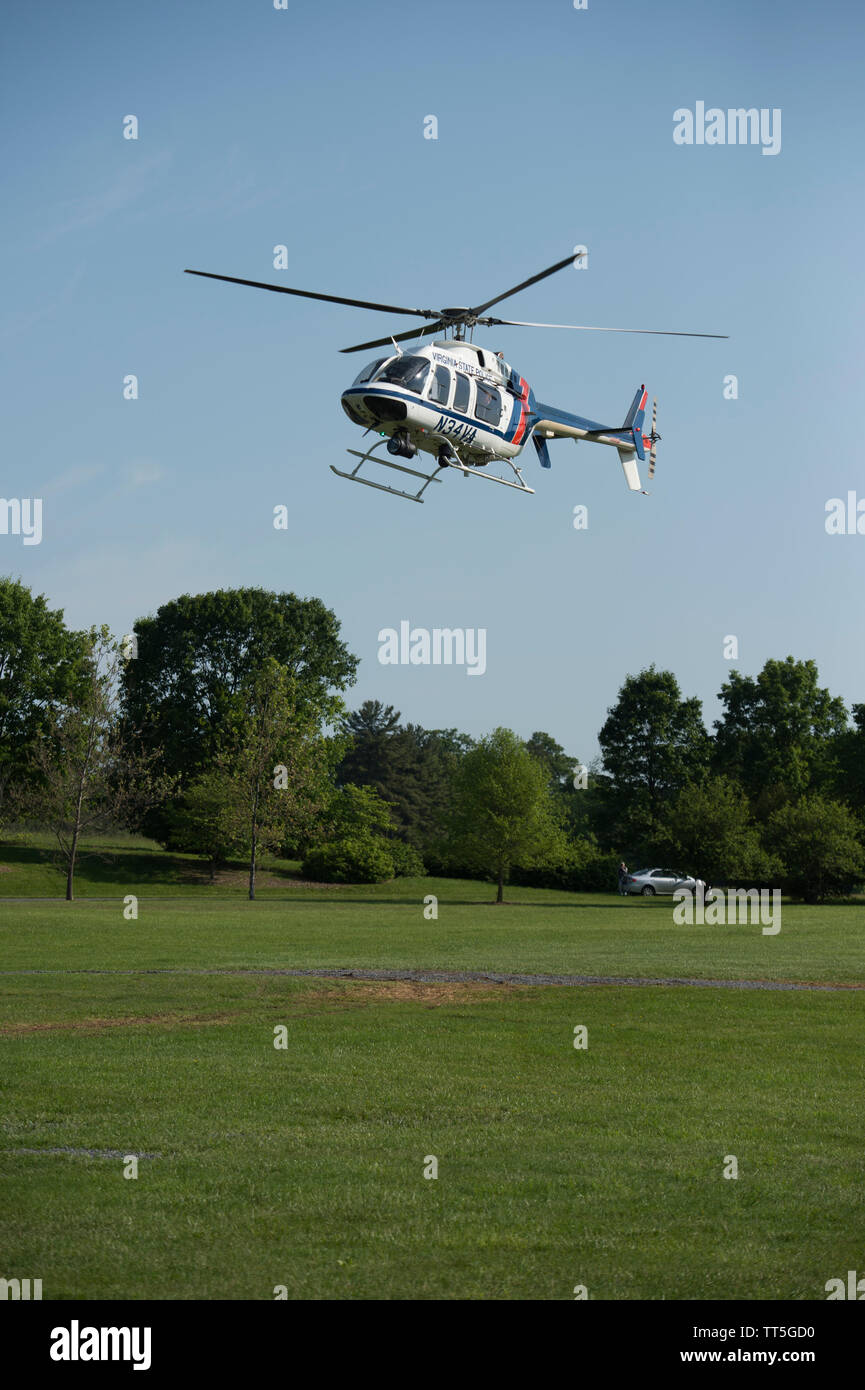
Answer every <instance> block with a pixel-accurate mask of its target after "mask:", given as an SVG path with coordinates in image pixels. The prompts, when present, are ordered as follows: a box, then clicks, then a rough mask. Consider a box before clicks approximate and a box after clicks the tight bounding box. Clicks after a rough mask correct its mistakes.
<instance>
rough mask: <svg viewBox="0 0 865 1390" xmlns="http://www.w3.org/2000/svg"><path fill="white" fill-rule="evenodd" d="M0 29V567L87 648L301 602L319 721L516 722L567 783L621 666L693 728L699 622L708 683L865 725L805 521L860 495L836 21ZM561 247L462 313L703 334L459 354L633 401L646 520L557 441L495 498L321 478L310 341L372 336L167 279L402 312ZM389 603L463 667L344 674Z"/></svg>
mask: <svg viewBox="0 0 865 1390" xmlns="http://www.w3.org/2000/svg"><path fill="white" fill-rule="evenodd" d="M4 31H5V33H4V56H3V59H2V66H3V81H2V98H0V100H2V108H3V109H2V116H3V130H4V132H5V134H4V145H5V152H4V165H5V179H4V185H5V196H4V205H5V216H4V229H3V246H2V265H3V271H4V281H5V284H4V291H3V303H2V312H0V343H2V351H3V363H2V373H3V386H4V394H5V395H6V397H7V401H8V409H7V411H6V412H5V413H6V417H7V423H6V431H5V434H6V437H5V441H4V449H3V471H2V487H0V492H2V494H3V495H4V496H6V497H10V496H18V497H32V496H39V497H42V498H43V499H44V523H43V524H44V538H43V541H42V543H41V545H39V546H30V547H25V546H23V545H22V541H21V538H20V537H13V536H0V572H2V573H7V574H8V573H12V574H15V575H16V576H20V577H21V578H22V579H23V580H24V581H25V582H26V583H28V584H29V585H31V586H32V587H33V588H34V589H36V590H38V591H40V592H44V593H45V594H46V595H47V597H48V598H49V600H50V602H51V603H52V604H53V605H56V606H62V607H63V608H64V609H65V612H66V616H67V620H68V621H69V622H70V623H72V624H73V625H75V626H85V625H90V624H91V623H100V622H108V623H109V624H110V625H111V626H112V628H113V629H114V631H115V632H117V633H118V634H120V633H122V632H125V631H128V630H129V629H130V627H131V626H132V623H133V622H134V620H135V619H136V618H137V617H139V616H141V615H144V614H146V613H151V612H153V611H154V610H155V609H156V608H157V607H158V606H159V604H161V603H164V602H165V601H167V600H168V599H171V598H173V597H175V596H176V595H178V594H181V593H184V592H192V593H195V592H201V591H205V590H207V589H213V588H217V587H230V586H239V585H262V586H264V587H266V588H272V589H286V590H293V591H295V592H297V593H299V594H302V595H313V594H314V595H318V596H320V597H321V598H322V599H324V601H325V602H326V603H327V604H329V605H330V606H332V607H333V608H334V610H335V611H336V613H337V614H338V616H339V617H340V619H341V620H342V623H343V631H344V635H345V638H346V640H347V641H348V644H349V646H350V647H351V649H352V650H353V651H354V652H356V653H357V655H358V656H359V657H360V658H361V667H360V678H359V682H358V685H357V686H356V687H355V688H354V690H353V691H352V692H351V696H350V699H351V703H352V705H356V704H357V703H359V702H360V701H361V700H362V699H365V698H379V699H382V700H384V701H385V702H387V703H391V704H394V705H395V706H396V707H397V708H398V709H400V710H401V711H402V713H403V717H404V718H406V719H411V720H414V721H418V722H421V723H423V724H425V725H427V726H430V727H433V726H436V727H441V726H450V725H456V726H458V727H460V728H462V729H464V730H466V731H467V732H470V733H473V734H480V733H482V732H485V731H487V730H489V729H490V728H491V727H493V726H494V725H496V724H506V725H509V726H510V727H512V728H514V729H516V730H517V731H518V732H519V733H521V734H523V735H526V736H527V735H528V734H530V733H531V732H532V731H533V730H534V729H546V730H548V731H549V732H550V733H552V734H553V735H554V737H556V738H557V739H558V740H559V741H560V742H561V743H563V744H564V745H565V746H566V748H567V749H568V751H569V752H571V753H573V754H575V755H577V756H580V757H582V758H585V759H588V758H590V757H592V756H593V755H594V753H595V751H596V744H595V737H596V733H597V730H598V728H599V727H600V725H601V723H602V722H603V719H604V717H605V712H606V709H607V707H608V706H609V705H610V704H612V703H613V701H614V700H615V698H616V694H617V691H618V688H619V686H620V685H621V682H622V681H623V679H624V677H625V675H626V674H627V673H628V672H633V671H636V670H638V669H640V668H641V667H642V666H644V665H647V664H649V663H650V662H653V661H654V662H656V663H657V664H658V665H659V666H661V667H671V668H672V669H673V670H674V671H675V672H676V673H677V675H678V676H679V679H680V682H681V685H682V688H683V691H684V693H685V694H688V695H698V696H699V697H700V698H701V699H702V700H703V701H704V711H705V715H706V718H707V720H708V721H711V719H712V718H713V717H715V716H716V715H717V712H718V710H717V705H716V701H715V698H714V697H715V694H716V692H717V690H718V688H719V686H720V685H721V683H722V682H723V681H724V680H725V679H727V677H728V675H729V671H730V667H731V664H732V663H731V662H729V661H725V660H724V658H723V653H722V641H723V638H724V637H725V635H727V634H735V635H736V636H737V637H738V640H739V651H740V658H739V661H738V663H736V664H737V665H738V666H739V668H740V669H741V670H743V671H746V672H756V671H757V670H759V668H760V667H761V666H762V664H763V662H764V660H765V659H766V658H767V657H769V656H779V657H783V656H785V655H786V654H787V653H789V652H792V653H793V654H794V655H796V656H798V657H813V658H815V659H816V660H817V662H818V665H819V668H820V673H821V677H822V680H823V683H824V684H827V685H828V686H829V687H830V688H831V689H832V691H833V692H834V693H836V694H840V695H842V696H843V697H844V698H845V699H846V700H847V701H848V702H849V701H853V700H863V699H865V680H863V674H865V661H863V641H862V602H863V590H865V586H863V576H865V536H828V535H827V534H826V532H825V529H824V517H825V504H826V501H827V499H829V498H831V497H835V496H846V494H847V492H848V491H849V490H851V489H853V490H857V491H858V495H859V496H860V497H865V467H863V464H862V461H861V459H862V445H861V443H860V438H859V437H860V434H861V402H862V385H861V383H862V376H863V361H862V347H861V343H862V330H861V324H862V319H863V290H862V286H863V276H862V267H861V257H862V226H863V183H862V142H863V119H862V101H861V54H862V47H863V39H865V18H863V11H862V10H861V8H860V7H859V6H858V5H854V4H853V3H852V0H845V3H840V2H839V0H828V3H823V4H820V5H814V4H813V3H806V0H790V2H789V3H785V4H777V3H775V4H769V3H762V4H755V3H754V0H730V3H725V4H718V3H715V2H714V0H713V3H705V0H700V2H699V3H695V0H654V3H651V4H647V3H638V0H620V3H613V0H589V8H588V9H587V10H585V11H576V10H574V9H573V6H572V4H571V3H570V0H538V2H537V3H532V4H527V3H516V0H495V3H493V0H473V3H462V4H461V3H458V2H457V0H439V3H438V4H436V5H435V6H420V5H413V4H406V3H405V0H403V3H399V4H397V3H392V0H385V3H381V0H379V2H378V3H375V2H374V0H373V2H372V3H369V4H365V5H358V4H356V3H347V2H346V0H332V3H330V4H328V5H309V4H301V3H300V2H299V0H290V3H289V9H288V10H287V11H277V10H275V9H274V8H273V4H272V0H231V3H229V2H228V0H208V2H207V3H206V2H205V0H184V3H182V4H178V3H176V0H175V2H171V0H148V3H147V4H143V5H124V4H118V3H116V0H104V3H98V2H96V0H80V3H76V4H74V5H70V4H64V3H60V0H49V3H47V4H38V5H34V4H26V3H23V0H13V2H12V3H10V4H8V5H7V6H6V7H5V10H4ZM697 101H704V102H705V104H706V106H707V107H710V106H718V107H721V108H723V109H727V108H730V107H739V106H744V107H751V106H754V107H757V108H763V107H765V108H775V107H778V108H781V111H782V148H781V152H780V154H778V155H777V156H775V157H767V156H764V155H763V154H762V153H761V150H760V148H759V147H750V146H749V147H739V146H720V147H708V146H702V147H701V146H693V147H681V146H677V145H675V144H674V143H673V139H672V132H673V112H674V111H675V110H676V109H677V108H680V107H690V108H691V109H693V108H694V106H695V103H696V102H697ZM128 114H134V115H136V116H137V117H138V119H139V122H140V138H139V139H138V140H137V141H127V140H124V139H123V138H122V120H123V117H124V116H126V115H128ZM430 114H432V115H435V116H436V117H437V119H438V126H439V138H438V140H436V141H432V140H425V139H424V138H423V121H424V117H425V116H427V115H430ZM278 243H284V244H285V245H287V247H288V249H289V260H290V269H289V270H288V271H275V270H274V269H273V259H272V258H273V247H274V245H276V244H278ZM578 243H585V244H586V245H588V247H589V265H588V269H586V270H584V271H577V270H571V269H568V270H566V271H564V272H562V273H561V274H560V275H559V276H557V277H554V278H553V279H551V280H550V281H548V282H546V283H545V284H542V285H540V286H538V287H536V288H535V289H532V290H529V291H527V292H525V293H524V294H522V295H521V296H519V297H517V298H515V299H513V300H511V301H509V302H508V304H507V305H505V306H503V309H502V310H501V312H502V313H508V314H511V315H512V316H513V317H515V318H523V319H539V320H562V321H565V322H578V323H599V324H610V325H621V326H635V327H650V328H651V327H653V328H672V329H691V330H696V331H701V332H714V333H728V334H729V335H730V341H729V342H728V343H712V342H705V343H704V342H699V341H689V340H687V339H675V338H648V337H643V338H640V337H627V336H621V337H619V336H616V335H596V334H578V333H553V332H549V333H544V332H541V331H538V330H531V329H515V328H512V329H499V330H485V333H484V334H483V335H481V338H480V340H481V341H490V345H491V346H492V347H494V348H499V347H501V348H502V349H503V350H504V352H505V355H506V357H507V358H508V359H509V360H510V361H511V362H512V363H513V364H514V365H516V366H517V367H518V368H519V369H520V371H521V372H522V373H523V375H525V376H526V377H527V378H528V379H529V381H530V382H531V383H532V385H533V387H534V389H535V391H536V394H537V395H538V396H539V398H540V399H541V400H544V401H548V402H551V403H553V404H557V405H559V406H561V407H563V408H566V409H573V410H576V411H578V412H580V413H584V414H587V415H590V416H593V417H595V418H600V419H603V420H605V421H609V422H610V423H618V422H620V421H621V419H622V418H623V417H624V412H625V409H626V407H627V406H628V404H629V402H630V400H631V397H632V395H633V393H634V390H635V389H636V387H637V385H639V383H640V382H642V381H645V382H646V383H647V384H648V387H649V391H650V394H656V395H657V396H658V397H659V401H660V407H659V429H660V431H661V433H662V435H663V436H664V438H663V442H662V444H661V446H660V451H659V465H658V474H657V479H656V483H655V486H654V487H653V489H652V495H651V496H650V497H642V496H639V495H632V494H630V493H628V491H627V490H626V487H625V483H624V479H623V477H622V472H621V468H620V466H619V462H618V459H617V457H616V454H615V452H614V451H613V450H611V449H604V448H600V447H592V446H589V445H585V444H581V445H578V446H574V445H573V444H572V443H570V442H569V441H562V442H560V443H558V444H554V445H552V446H551V449H552V457H553V468H552V470H551V472H549V473H546V472H541V470H540V469H538V467H537V466H536V464H535V462H534V451H533V450H531V449H530V450H529V452H528V453H527V454H526V455H525V459H526V461H527V464H528V467H527V470H526V471H527V477H528V480H529V482H530V483H531V485H532V486H535V487H536V489H537V491H536V493H535V496H534V497H525V496H519V495H517V494H516V493H513V492H511V491H509V490H507V489H504V488H496V487H492V486H490V487H489V488H487V487H485V486H483V485H482V484H480V483H478V482H476V481H475V480H474V479H469V480H467V481H466V480H464V479H463V478H460V477H458V476H456V475H449V476H447V477H446V479H445V484H444V486H442V487H440V488H436V489H434V490H433V489H430V492H433V491H434V493H435V495H434V496H430V498H429V501H428V502H427V504H426V505H425V506H423V507H418V506H414V505H411V504H409V503H404V502H401V501H399V500H397V499H395V498H391V497H387V496H385V495H383V494H379V493H376V492H373V491H371V490H369V489H365V488H358V487H352V486H350V485H349V484H347V483H344V482H342V481H341V480H340V479H337V478H335V477H334V475H333V474H332V473H331V472H330V471H329V468H328V464H330V463H336V464H337V465H338V466H342V464H343V463H344V461H345V459H346V455H345V454H344V453H343V450H344V449H345V448H346V447H348V446H351V447H357V444H358V441H359V438H360V432H359V431H357V430H356V429H355V428H354V427H353V426H351V425H350V423H349V422H348V420H347V419H346V418H345V416H344V415H343V413H342V410H341V408H340V404H339V394H340V392H341V390H342V389H344V387H345V386H346V385H347V384H348V382H349V381H350V380H351V379H352V377H353V376H354V374H355V372H356V370H357V369H358V367H359V366H360V365H361V359H359V358H357V357H342V356H340V355H339V352H338V349H339V348H340V347H343V346H345V345H347V344H350V343H353V342H358V341H363V340H364V339H366V338H370V337H373V336H375V335H377V334H379V333H381V332H386V331H389V330H391V329H392V328H394V326H395V321H394V320H393V318H389V317H388V316H386V315H376V314H371V313H365V312H362V311H360V310H355V309H350V308H345V307H340V306H335V305H325V304H316V303H314V302H310V301H303V300H296V299H294V300H293V299H291V298H288V297H284V296H280V295H268V294H266V293H263V292H261V291H255V290H251V289H241V288H239V287H235V286H231V285H223V284H218V283H215V282H208V281H204V280H196V279H193V278H192V277H190V276H184V275H183V274H182V270H183V268H184V266H193V267H197V268H200V269H204V270H213V271H218V272H222V273H225V274H229V275H240V276H246V277H250V278H253V279H262V280H277V281H278V280H282V281H283V282H284V283H286V284H289V285H295V286H299V287H307V288H310V289H314V290H322V291H329V292H332V293H336V294H347V295H352V296H356V297H359V298H369V299H374V300H385V301H387V302H393V303H397V304H400V303H402V304H408V305H415V304H417V305H420V306H422V307H426V306H428V305H434V306H438V305H443V304H454V303H456V304H460V303H477V302H478V301H479V300H480V299H483V298H487V297H489V296H490V295H492V294H493V293H495V292H496V291H498V290H500V289H504V288H505V287H507V286H508V285H510V284H513V283H514V282H515V281H517V280H520V279H522V278H524V277H526V276H528V275H530V274H532V273H534V272H535V271H536V270H540V269H541V268H542V267H544V266H546V265H548V264H551V263H552V262H553V261H555V260H558V259H560V258H561V257H562V256H566V255H568V253H569V252H570V250H571V248H572V247H573V246H574V245H576V244H578ZM396 323H397V324H399V326H400V327H403V326H405V321H403V322H402V323H399V320H397V321H396ZM487 333H491V334H492V339H490V338H487V337H486V336H485V335H486V334H487ZM127 373H135V374H137V375H138V377H139V380H140V398H139V400H137V401H134V402H133V401H124V400H123V398H122V379H123V377H124V375H126V374H127ZM727 373H735V374H736V375H737V377H738V379H739V399H738V400H736V401H727V400H724V398H723V379H724V376H725V375H726V374H727ZM279 503H286V504H287V505H288V507H289V512H290V522H289V529H288V531H287V532H286V531H276V530H274V529H273V525H272V516H273V508H274V506H276V505H277V504H279ZM577 503H583V504H585V505H586V506H588V509H589V528H588V530H587V531H580V532H578V531H575V530H574V529H573V526H572V514H573V508H574V506H575V504H577ZM403 619H408V620H410V621H411V622H412V624H413V625H417V626H425V627H429V628H432V627H437V626H438V627H464V628H470V627H484V628H486V629H487V671H486V674H485V675H484V676H483V677H480V678H469V677H467V676H466V675H465V674H464V672H463V671H461V670H459V669H454V668H432V667H386V666H381V665H379V663H378V661H377V650H378V643H377V634H378V631H379V629H380V628H382V627H387V626H393V627H397V626H398V625H399V622H400V621H401V620H403Z"/></svg>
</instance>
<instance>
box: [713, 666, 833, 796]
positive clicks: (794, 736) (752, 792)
mask: <svg viewBox="0 0 865 1390" xmlns="http://www.w3.org/2000/svg"><path fill="white" fill-rule="evenodd" d="M818 680H819V677H818V673H817V666H816V663H815V662H813V661H794V659H793V657H792V656H788V657H787V658H786V659H785V660H784V661H776V660H770V661H767V662H766V664H765V665H764V667H763V669H762V671H761V672H760V674H759V675H758V676H757V678H756V679H754V678H752V677H751V676H743V675H741V673H740V672H739V671H732V672H731V673H730V679H729V681H727V682H726V684H725V685H722V687H721V691H720V696H719V698H720V700H721V701H722V703H723V705H724V714H723V716H722V718H721V719H718V720H716V721H715V730H716V734H715V759H714V761H715V766H716V769H717V770H718V771H719V772H721V773H724V774H726V775H727V776H730V777H735V778H736V779H737V781H740V782H741V783H742V785H743V787H744V788H745V790H746V792H747V793H748V795H749V796H750V798H751V800H752V801H753V802H754V803H756V804H757V806H758V808H759V809H760V811H761V813H768V812H769V811H770V810H771V809H774V807H775V806H777V805H778V804H779V802H780V801H782V800H795V799H796V798H798V797H800V796H801V795H803V794H804V793H805V792H807V791H809V790H810V791H821V790H823V789H825V787H826V786H827V784H828V783H830V782H831V780H832V778H833V775H834V774H833V769H832V758H831V754H832V752H833V750H834V743H833V741H834V740H835V739H836V738H837V737H838V736H839V735H842V734H843V733H844V731H845V730H846V729H847V711H846V708H845V706H844V701H843V700H841V699H839V698H837V697H833V696H832V695H830V694H829V691H828V690H825V689H823V688H821V687H820V685H819V684H818Z"/></svg>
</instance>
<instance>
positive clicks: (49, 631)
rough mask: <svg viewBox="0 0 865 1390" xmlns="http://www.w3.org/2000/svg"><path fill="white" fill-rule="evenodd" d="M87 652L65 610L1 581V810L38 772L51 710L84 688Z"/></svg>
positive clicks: (9, 581)
mask: <svg viewBox="0 0 865 1390" xmlns="http://www.w3.org/2000/svg"><path fill="white" fill-rule="evenodd" d="M86 653H87V638H86V635H85V634H84V633H83V632H70V631H69V629H68V628H67V627H66V624H65V623H64V621H63V613H62V611H61V610H59V609H57V610H52V609H50V608H49V607H48V605H47V603H46V600H45V598H44V596H43V595H41V594H40V595H39V596H38V597H36V598H34V597H33V595H32V594H31V592H30V590H29V589H27V588H25V586H24V585H23V584H20V583H19V582H18V581H17V580H14V579H0V810H2V807H3V801H4V797H5V794H6V791H7V789H8V788H11V787H13V786H15V785H16V784H23V782H24V780H25V779H26V778H27V777H28V776H31V777H32V776H33V775H34V772H35V762H34V755H35V753H36V750H37V747H38V745H39V743H40V741H41V740H43V739H44V738H45V737H46V735H47V732H48V729H49V726H50V724H51V720H52V714H53V713H54V712H56V711H57V710H58V709H59V708H60V707H61V706H62V705H63V704H64V702H65V701H67V700H69V699H71V698H73V697H74V696H75V695H76V694H77V693H80V692H81V690H82V689H83V688H84V685H85V684H86V679H87V674H86V666H87V662H86ZM22 789H23V787H22Z"/></svg>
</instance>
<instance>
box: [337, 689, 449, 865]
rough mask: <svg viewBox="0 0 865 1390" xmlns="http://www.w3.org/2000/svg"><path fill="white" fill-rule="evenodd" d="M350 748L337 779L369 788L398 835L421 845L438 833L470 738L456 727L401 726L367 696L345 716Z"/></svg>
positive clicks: (389, 708)
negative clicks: (385, 808)
mask: <svg viewBox="0 0 865 1390" xmlns="http://www.w3.org/2000/svg"><path fill="white" fill-rule="evenodd" d="M346 732H347V735H348V737H349V738H350V740H351V746H350V747H349V749H348V750H347V752H346V755H345V757H344V759H343V761H342V763H341V765H340V768H339V772H338V780H339V781H340V782H341V783H353V784H355V785H357V786H369V787H371V788H373V790H374V791H376V792H377V793H378V795H379V796H380V797H382V799H383V800H384V801H386V802H387V803H388V804H389V805H390V806H391V807H392V810H393V815H394V820H395V823H396V827H397V829H398V831H399V833H400V835H401V836H402V837H403V838H404V839H406V840H408V841H409V842H410V843H411V844H414V845H416V846H418V847H421V848H422V847H424V846H425V845H427V844H428V843H430V842H431V841H432V840H433V839H435V838H436V837H438V836H440V835H441V833H442V830H443V826H444V822H445V820H446V816H447V806H448V798H449V794H450V784H451V777H452V773H453V769H454V767H455V765H456V763H457V761H458V760H459V758H460V757H461V756H462V754H463V753H464V752H465V751H466V749H467V748H468V747H470V746H471V740H470V739H468V738H466V737H465V735H462V734H459V733H457V731H456V730H455V729H423V728H421V726H420V725H418V724H408V725H406V726H405V727H403V726H402V725H401V724H400V714H399V711H398V710H395V709H394V708H393V706H392V705H383V704H382V703H381V702H380V701H379V700H367V701H365V703H364V704H363V705H361V707H360V709H359V710H355V711H354V712H353V713H352V714H350V715H349V716H348V718H347V720H346Z"/></svg>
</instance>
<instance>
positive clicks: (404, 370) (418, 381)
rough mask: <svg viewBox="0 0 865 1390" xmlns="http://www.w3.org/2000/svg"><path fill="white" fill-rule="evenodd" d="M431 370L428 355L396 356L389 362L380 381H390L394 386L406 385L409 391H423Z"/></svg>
mask: <svg viewBox="0 0 865 1390" xmlns="http://www.w3.org/2000/svg"><path fill="white" fill-rule="evenodd" d="M428 372H429V361H428V359H427V358H426V357H395V358H394V360H393V361H392V362H389V363H388V365H387V366H386V367H385V369H384V371H383V372H382V374H381V376H380V377H379V381H390V382H392V383H393V385H394V386H404V387H405V388H406V390H407V391H418V392H420V391H422V390H423V388H424V383H425V381H426V379H427V373H428Z"/></svg>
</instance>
